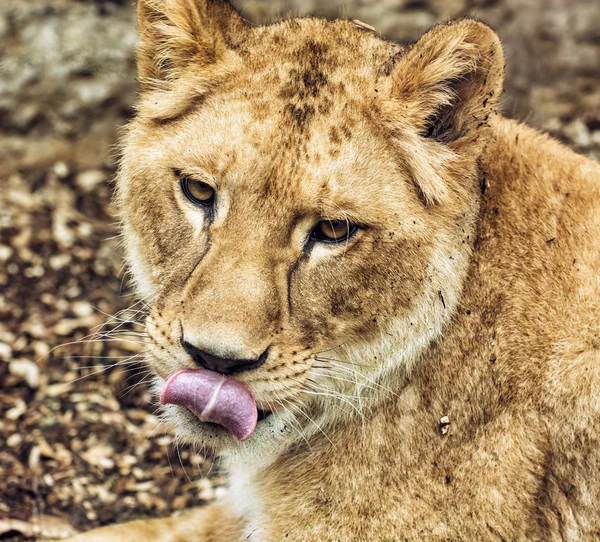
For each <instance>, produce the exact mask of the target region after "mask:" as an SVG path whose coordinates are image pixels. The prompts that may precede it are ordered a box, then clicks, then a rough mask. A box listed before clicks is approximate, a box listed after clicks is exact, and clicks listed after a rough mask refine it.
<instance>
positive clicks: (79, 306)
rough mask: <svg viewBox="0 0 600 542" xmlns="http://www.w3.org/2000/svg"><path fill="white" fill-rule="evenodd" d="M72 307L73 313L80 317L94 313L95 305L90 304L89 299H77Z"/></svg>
mask: <svg viewBox="0 0 600 542" xmlns="http://www.w3.org/2000/svg"><path fill="white" fill-rule="evenodd" d="M71 308H72V309H73V313H74V314H75V316H77V317H79V318H85V317H86V316H90V315H91V314H93V313H94V307H92V305H90V304H89V303H88V302H87V301H75V302H74V303H73V304H72V305H71Z"/></svg>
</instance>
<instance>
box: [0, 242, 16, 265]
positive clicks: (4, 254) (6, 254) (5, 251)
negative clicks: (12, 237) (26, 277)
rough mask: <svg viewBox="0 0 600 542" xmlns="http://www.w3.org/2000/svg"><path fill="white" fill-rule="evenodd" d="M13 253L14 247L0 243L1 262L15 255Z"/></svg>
mask: <svg viewBox="0 0 600 542" xmlns="http://www.w3.org/2000/svg"><path fill="white" fill-rule="evenodd" d="M13 253H14V251H13V249H12V248H10V247H8V246H6V245H0V262H5V261H6V260H8V259H9V258H10V257H11V256H12V255H13Z"/></svg>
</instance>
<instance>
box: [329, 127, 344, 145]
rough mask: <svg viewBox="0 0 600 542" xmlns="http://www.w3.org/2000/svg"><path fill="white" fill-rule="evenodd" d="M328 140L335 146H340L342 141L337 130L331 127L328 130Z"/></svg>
mask: <svg viewBox="0 0 600 542" xmlns="http://www.w3.org/2000/svg"><path fill="white" fill-rule="evenodd" d="M329 140H330V141H331V142H332V143H334V144H335V145H340V144H341V142H342V139H341V137H340V133H339V132H338V129H337V128H336V127H335V126H333V127H332V128H331V129H330V130H329Z"/></svg>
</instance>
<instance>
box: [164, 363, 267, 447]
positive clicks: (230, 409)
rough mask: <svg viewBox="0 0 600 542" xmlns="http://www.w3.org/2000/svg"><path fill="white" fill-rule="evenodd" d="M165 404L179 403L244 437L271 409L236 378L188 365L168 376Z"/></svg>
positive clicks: (199, 416) (207, 419) (243, 438)
mask: <svg viewBox="0 0 600 542" xmlns="http://www.w3.org/2000/svg"><path fill="white" fill-rule="evenodd" d="M160 402H161V404H163V405H167V404H171V405H179V406H183V407H186V408H187V409H188V410H190V411H191V412H193V413H194V414H195V415H196V416H197V417H198V418H199V419H200V421H201V422H205V423H213V424H217V425H219V426H221V427H224V428H225V429H227V430H228V431H230V432H231V433H232V434H233V435H235V436H236V437H237V438H238V439H239V440H240V441H244V440H246V439H248V438H249V437H250V435H252V433H253V432H254V429H255V428H256V424H257V423H258V422H259V421H261V420H264V419H265V418H267V417H268V416H269V415H270V414H271V413H270V412H269V411H264V410H259V409H258V408H257V406H256V401H255V400H254V396H253V395H252V392H251V391H250V389H249V388H248V387H247V386H246V385H245V384H243V383H242V382H238V381H237V380H234V379H233V378H230V377H228V376H225V375H222V374H220V373H217V372H214V371H209V370H206V369H185V370H183V371H179V372H177V373H175V374H173V375H171V377H169V379H168V380H167V382H166V383H165V386H164V388H163V390H162V393H161V394H160Z"/></svg>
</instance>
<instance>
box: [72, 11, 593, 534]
mask: <svg viewBox="0 0 600 542" xmlns="http://www.w3.org/2000/svg"><path fill="white" fill-rule="evenodd" d="M138 13H139V19H140V21H139V25H140V47H139V54H138V61H139V70H140V76H141V78H142V81H143V89H144V90H143V93H142V95H141V97H140V101H139V104H138V112H139V113H138V115H137V117H136V119H135V120H134V121H132V123H131V125H130V127H129V129H128V132H127V135H126V137H125V139H124V143H123V145H124V146H123V150H124V153H123V161H122V166H121V170H120V174H119V180H118V201H119V205H120V209H121V213H122V217H123V225H124V238H125V241H126V244H127V249H128V259H129V262H130V265H131V269H132V272H133V276H134V279H135V281H136V283H137V285H138V289H139V291H140V294H141V295H142V296H143V297H144V298H145V299H146V300H147V301H148V302H149V303H150V304H151V305H152V307H153V309H152V313H151V315H150V317H149V319H148V325H147V329H148V333H149V334H150V336H151V337H152V341H151V344H150V345H149V352H148V362H149V364H150V365H151V366H152V368H153V369H154V371H155V373H156V376H157V386H160V385H161V383H162V382H164V379H166V378H167V377H168V376H169V375H171V374H172V373H173V372H175V371H176V370H179V369H182V368H188V367H193V366H194V363H193V361H192V359H190V357H189V356H188V355H187V354H186V352H185V350H184V349H183V348H182V347H181V344H180V341H181V339H182V337H185V339H186V340H187V341H188V342H192V343H193V344H195V345H197V346H198V347H200V348H202V349H204V350H209V351H211V352H213V353H215V354H216V355H219V356H221V357H229V358H235V357H239V358H242V359H250V358H252V357H256V356H258V355H259V354H260V353H262V352H264V351H265V350H267V349H268V357H267V360H266V363H265V364H264V365H262V366H261V367H259V368H257V369H254V370H251V371H245V372H243V373H240V374H239V375H236V376H235V378H238V379H239V380H241V381H243V382H245V383H246V384H248V386H249V387H250V388H251V389H252V392H253V394H254V396H255V398H256V400H257V404H258V406H259V408H261V409H263V410H267V411H271V412H272V414H271V416H269V417H268V418H266V419H265V420H264V421H261V422H259V425H258V427H257V430H256V432H255V433H254V434H253V436H252V437H251V438H250V440H249V441H247V442H244V443H238V442H237V441H235V439H234V438H233V437H232V436H231V435H230V434H228V433H227V432H226V431H225V430H222V429H220V428H215V427H211V426H206V425H201V424H200V423H199V422H198V420H197V419H196V418H195V416H193V415H192V414H191V413H190V412H189V411H187V410H186V409H183V408H181V407H175V406H171V407H169V408H167V409H166V411H165V416H166V417H167V418H168V419H169V420H171V421H173V422H174V423H175V424H176V425H177V427H178V431H179V434H180V437H181V439H182V440H185V441H187V442H191V443H193V444H195V445H199V446H205V447H208V448H211V449H214V450H216V451H217V452H218V453H221V454H223V455H225V456H226V457H228V458H229V460H230V469H231V473H232V477H231V479H232V482H231V490H230V492H229V496H228V498H227V500H226V501H224V502H220V503H217V504H214V505H211V506H209V507H207V508H204V509H201V510H198V511H192V512H190V513H189V514H188V515H186V516H181V517H178V518H175V519H164V520H152V521H138V522H134V523H131V524H127V525H123V526H115V527H109V528H107V529H103V530H100V531H94V532H92V533H88V534H86V535H82V536H80V537H77V539H76V540H78V541H82V542H83V541H85V542H90V541H100V540H102V541H123V542H124V541H128V540H136V541H139V542H142V541H161V542H175V541H177V542H207V541H217V540H218V541H237V540H240V541H241V540H246V539H251V540H258V541H265V542H267V541H268V542H273V541H279V540H302V541H315V542H316V541H319V542H322V541H343V540H365V541H366V540H425V539H427V540H430V539H431V540H544V541H545V540H573V541H575V540H591V539H595V538H597V537H599V536H600V507H599V506H598V503H599V502H600V452H599V450H600V442H599V439H600V432H599V430H598V424H597V422H598V420H599V416H600V399H599V398H600V310H599V303H600V302H599V299H600V280H599V274H598V269H599V265H600V193H599V192H600V169H599V167H598V165H597V164H595V163H593V162H592V161H590V160H588V159H586V158H584V157H582V156H578V155H576V154H575V153H573V152H571V151H570V150H568V149H567V148H565V147H564V146H562V145H561V144H559V143H558V142H556V141H554V140H552V139H551V138H549V137H547V136H546V135H543V134H540V133H538V132H536V131H534V130H533V129H531V128H528V127H526V126H524V125H521V124H518V123H516V122H513V121H509V120H507V119H505V118H503V117H501V116H500V115H498V114H497V113H496V110H495V108H496V104H497V101H498V98H499V96H500V94H501V91H502V80H503V62H504V61H503V53H502V48H501V45H500V42H499V40H498V37H497V36H496V34H495V33H494V32H493V31H492V30H491V29H490V28H489V27H487V26H486V25H484V24H482V23H480V22H477V21H474V20H469V19H465V20H461V21H455V22H451V23H448V24H445V25H440V26H437V27H434V28H433V29H431V30H430V31H429V32H428V33H426V34H425V35H424V36H423V37H422V38H421V39H420V40H419V41H418V42H417V43H416V44H414V45H413V46H412V47H409V48H406V49H403V48H401V47H400V46H398V45H396V44H394V43H390V42H386V41H383V40H381V39H379V38H378V37H376V36H375V35H374V34H373V33H371V32H366V31H365V30H364V29H362V28H360V27H357V26H356V25H354V24H352V23H350V22H346V21H336V22H326V21H323V20H318V19H295V20H290V21H285V22H281V23H278V24H274V25H271V26H264V27H258V28H252V29H251V28H249V27H247V26H246V25H245V24H244V23H243V22H242V20H241V18H240V17H239V16H238V15H237V13H235V12H234V11H233V10H232V9H231V8H230V6H229V5H228V4H226V3H224V2H222V1H220V0H165V1H160V2H159V1H155V0H139V2H138ZM181 176H186V177H190V178H194V179H197V180H200V181H202V182H205V183H207V184H210V185H211V186H213V188H214V189H215V192H216V203H215V206H214V208H213V209H211V210H207V209H202V208H200V207H198V206H194V205H193V204H191V203H190V202H189V201H187V200H186V199H185V197H184V196H183V194H182V192H181V190H180V187H179V178H180V177H181ZM321 220H341V221H344V220H346V221H348V223H349V224H353V225H356V226H358V229H357V231H356V233H355V234H354V235H353V236H351V237H350V238H349V239H347V240H346V241H344V242H342V243H337V244H326V243H321V242H318V241H316V240H315V239H314V238H312V237H311V231H312V230H313V228H314V227H315V225H316V224H317V223H318V222H319V221H321Z"/></svg>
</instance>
